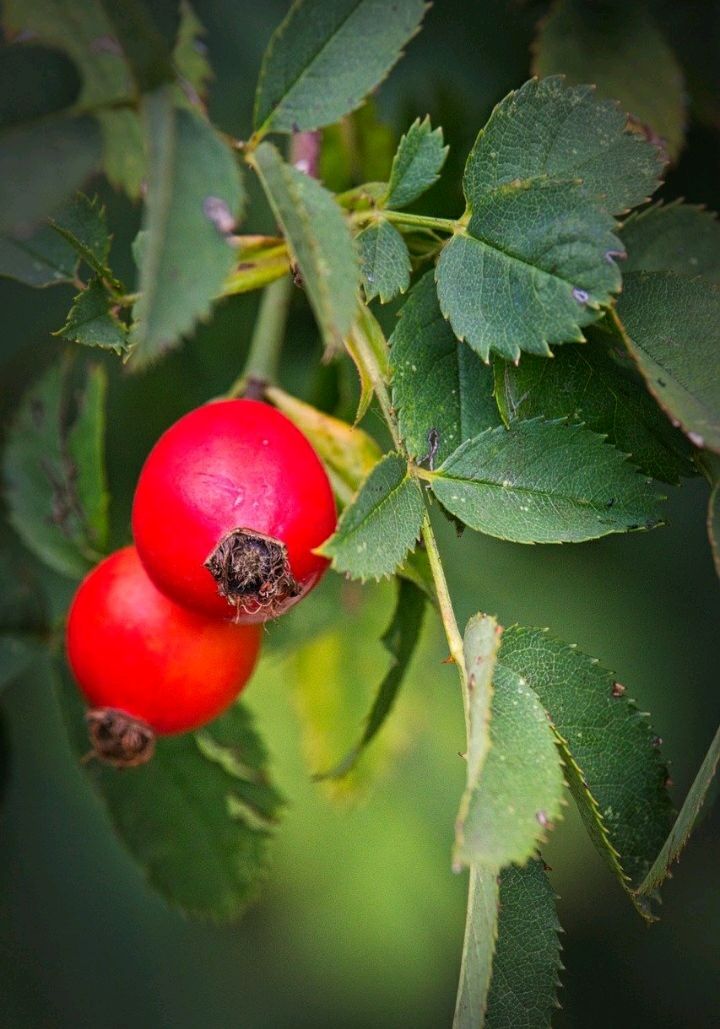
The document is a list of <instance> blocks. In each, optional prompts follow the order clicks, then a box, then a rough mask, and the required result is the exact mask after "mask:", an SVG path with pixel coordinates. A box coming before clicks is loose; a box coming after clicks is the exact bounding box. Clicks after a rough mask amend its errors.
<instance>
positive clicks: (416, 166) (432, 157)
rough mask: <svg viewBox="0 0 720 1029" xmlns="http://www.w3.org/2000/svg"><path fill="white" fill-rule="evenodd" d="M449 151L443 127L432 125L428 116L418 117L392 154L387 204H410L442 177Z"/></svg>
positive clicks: (396, 206) (400, 205) (399, 206)
mask: <svg viewBox="0 0 720 1029" xmlns="http://www.w3.org/2000/svg"><path fill="white" fill-rule="evenodd" d="M447 154H448V147H446V146H444V145H443V132H442V129H441V128H438V129H433V128H432V126H431V125H430V118H429V117H425V118H423V119H422V121H421V120H420V119H419V118H417V119H416V120H415V121H414V122H413V123H412V125H411V126H410V128H409V129H408V130H407V132H406V133H405V135H404V136H403V137H402V139H401V140H400V145H399V146H398V148H397V153H396V154H395V156H394V158H393V163H392V168H391V169H390V181H389V182H388V188H387V194H386V196H385V199H384V205H385V207H394V208H402V207H407V205H408V204H411V203H412V202H413V200H417V198H418V197H419V196H422V194H423V193H425V192H426V191H427V190H428V189H430V187H431V186H432V185H434V183H436V182H437V180H438V179H439V177H440V170H441V169H442V166H443V165H444V164H445V158H446V157H447Z"/></svg>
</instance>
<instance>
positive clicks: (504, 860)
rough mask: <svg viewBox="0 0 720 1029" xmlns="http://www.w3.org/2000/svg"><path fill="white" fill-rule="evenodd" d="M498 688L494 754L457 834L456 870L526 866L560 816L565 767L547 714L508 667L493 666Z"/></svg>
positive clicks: (494, 704)
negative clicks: (467, 867) (473, 866)
mask: <svg viewBox="0 0 720 1029" xmlns="http://www.w3.org/2000/svg"><path fill="white" fill-rule="evenodd" d="M494 685H495V689H494V692H493V695H492V705H491V712H490V742H489V748H488V749H487V753H486V756H485V760H484V762H483V764H482V765H481V767H480V770H479V773H478V774H477V776H476V777H475V776H474V777H473V782H471V781H470V778H469V777H468V788H469V790H470V791H471V792H470V793H469V795H468V797H467V799H466V800H464V803H463V806H462V808H461V815H464V820H462V821H458V823H457V824H456V827H455V847H454V850H453V863H454V865H455V866H456V867H457V866H458V865H468V866H470V865H484V866H485V867H486V868H489V869H499V868H502V867H503V866H504V865H507V864H510V863H511V862H512V863H513V864H520V865H522V864H525V862H526V861H527V860H528V859H529V858H530V857H531V856H532V854H533V853H534V852H535V849H536V847H537V845H538V843H539V841H541V840H544V839H545V838H546V835H547V832H548V831H549V830H550V829H551V828H552V826H553V825H554V824H555V823H556V822H557V821H558V819H559V818H560V817H561V815H562V803H563V792H564V786H565V780H564V777H563V769H562V762H561V760H560V754H559V752H558V749H557V747H556V745H555V736H554V735H553V731H552V728H551V726H550V724H549V722H548V719H547V716H546V714H545V710H544V708H543V707H542V705H541V703H540V701H539V700H538V698H537V696H536V695H535V693H534V692H533V691H532V690H531V689H530V688H529V687H528V685H527V683H526V681H525V680H524V679H523V677H522V676H520V675H517V674H515V673H514V672H513V671H512V670H510V669H508V668H507V667H506V666H501V665H500V664H498V665H497V666H496V667H495V674H494ZM471 756H472V757H474V758H476V757H477V755H476V754H475V753H474V749H473V751H471V750H469V751H468V760H470V758H471ZM469 771H471V770H469Z"/></svg>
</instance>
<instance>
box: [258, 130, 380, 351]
mask: <svg viewBox="0 0 720 1029" xmlns="http://www.w3.org/2000/svg"><path fill="white" fill-rule="evenodd" d="M253 160H254V163H255V167H256V168H257V172H258V175H259V176H260V181H261V182H262V185H263V189H264V190H265V194H266V196H267V199H268V202H269V203H270V206H271V208H272V210H273V214H274V215H275V217H276V218H277V220H278V222H279V223H280V225H281V227H282V230H283V232H284V234H285V236H286V239H287V243H288V247H289V249H290V252H291V254H292V256H293V259H294V261H295V262H296V264H297V266H298V268H299V269H300V273H301V275H302V280H303V284H304V286H305V289H306V290H307V294H308V299H309V301H310V304H311V305H312V308H313V311H314V313H315V317H316V319H317V322H318V325H319V326H320V329H321V331H322V334H323V338H324V340H325V343H326V344H327V346H328V347H330V348H332V349H336V348H337V347H338V346H339V344H340V342H341V340H342V337H343V336H344V335H345V334H346V333H347V332H348V331H349V330H350V327H351V325H352V322H353V319H354V316H355V311H356V306H357V287H358V285H359V282H360V271H359V267H358V262H357V258H356V255H355V250H354V247H353V241H352V238H351V236H350V231H349V229H348V226H347V223H346V220H345V216H344V215H343V212H342V211H341V209H340V207H339V205H338V204H337V203H336V202H335V199H334V197H333V196H332V194H331V193H328V191H327V190H326V189H324V188H323V187H322V186H321V185H320V183H319V182H316V180H315V179H312V178H310V176H308V175H305V174H304V173H303V172H301V171H299V170H298V169H297V168H293V167H292V165H289V164H287V163H286V162H285V161H283V159H282V158H281V156H280V154H279V153H278V151H277V150H276V148H275V147H274V146H273V145H272V144H271V143H261V144H260V146H259V147H258V148H257V150H256V151H255V155H254V158H253Z"/></svg>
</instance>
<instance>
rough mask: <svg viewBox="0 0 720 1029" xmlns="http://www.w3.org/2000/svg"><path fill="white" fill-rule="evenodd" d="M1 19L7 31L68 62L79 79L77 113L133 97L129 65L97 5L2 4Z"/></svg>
mask: <svg viewBox="0 0 720 1029" xmlns="http://www.w3.org/2000/svg"><path fill="white" fill-rule="evenodd" d="M3 15H4V19H5V22H6V24H7V26H8V28H11V29H13V30H15V31H16V32H24V33H30V34H32V36H33V37H35V38H37V39H38V40H39V41H40V42H42V43H47V44H48V45H49V46H54V47H57V48H58V49H60V50H62V51H64V52H65V53H66V54H67V55H68V56H69V57H71V58H72V60H73V61H74V62H75V64H76V65H77V66H78V68H79V69H80V71H81V73H82V77H83V88H82V92H81V94H80V96H79V98H78V106H79V107H80V108H83V109H85V108H95V107H99V106H102V105H105V104H114V103H118V102H120V101H122V100H126V99H128V98H129V96H130V95H131V93H132V81H131V76H130V71H129V68H128V65H127V62H126V60H125V57H124V55H123V53H122V50H121V49H120V47H119V46H118V43H117V40H116V38H115V34H114V32H113V28H112V25H111V23H110V21H109V19H108V17H107V15H106V13H105V11H104V10H103V5H102V4H101V3H100V2H98V0H4V3H3Z"/></svg>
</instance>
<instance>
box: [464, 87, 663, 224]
mask: <svg viewBox="0 0 720 1029" xmlns="http://www.w3.org/2000/svg"><path fill="white" fill-rule="evenodd" d="M662 165H663V159H662V155H661V154H660V151H659V149H658V148H657V147H656V146H654V145H653V144H651V143H648V142H647V140H645V139H643V138H641V137H640V136H639V135H637V133H633V132H629V131H627V130H626V117H625V115H624V114H623V113H622V111H621V110H620V108H619V107H618V105H617V104H616V103H613V102H612V101H609V100H600V99H598V97H597V95H596V93H595V90H594V89H593V88H592V86H566V85H565V83H564V82H563V80H562V78H560V77H559V76H551V77H550V78H546V79H539V80H538V79H531V80H530V81H529V82H526V83H525V84H524V85H523V86H522V87H521V88H520V89H518V90H515V91H514V92H512V93H509V94H508V96H506V97H505V99H504V100H501V101H500V103H499V104H498V105H497V107H496V108H495V110H494V111H493V113H492V115H491V116H490V120H489V121H488V123H487V125H486V126H485V128H484V129H482V130H481V132H480V134H479V135H478V138H477V140H476V142H475V146H474V147H473V149H472V152H471V154H470V156H469V158H468V162H467V165H466V168H465V181H464V189H465V196H466V197H467V199H468V202H469V203H470V205H471V207H472V206H474V204H475V203H476V202H477V201H478V200H479V199H480V198H481V197H482V196H484V195H485V194H487V193H492V192H495V191H496V190H498V189H499V188H500V187H501V186H510V185H512V183H513V182H515V181H517V180H520V181H525V180H530V181H538V180H544V179H547V180H550V181H552V182H558V181H573V180H575V181H580V182H582V184H583V187H584V191H585V193H586V194H587V195H588V196H589V197H591V198H592V199H593V200H595V202H596V203H597V204H599V205H601V206H603V207H604V208H605V209H606V210H607V211H609V212H610V213H611V214H621V213H623V212H624V211H626V210H629V209H630V208H631V207H636V206H637V205H638V204H640V203H642V202H643V201H644V200H646V199H647V198H648V197H649V196H650V195H651V194H652V193H654V191H655V190H656V189H657V187H658V184H659V183H658V178H659V175H660V172H661V170H662Z"/></svg>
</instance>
